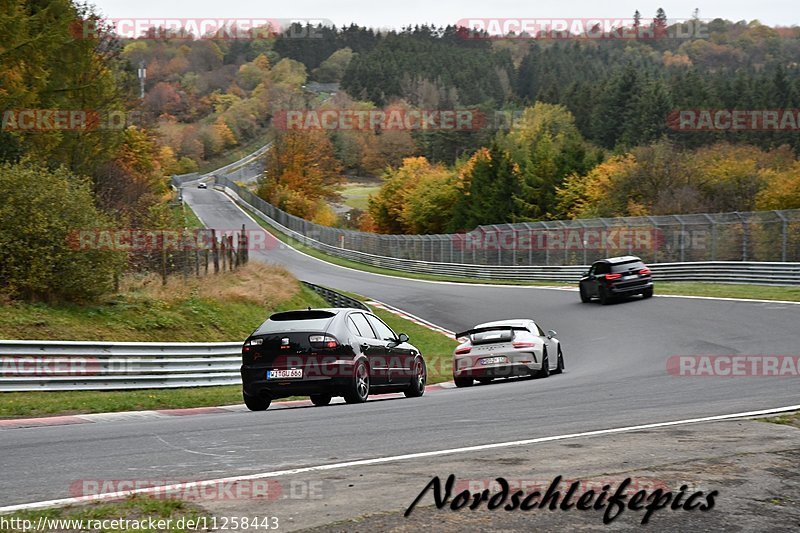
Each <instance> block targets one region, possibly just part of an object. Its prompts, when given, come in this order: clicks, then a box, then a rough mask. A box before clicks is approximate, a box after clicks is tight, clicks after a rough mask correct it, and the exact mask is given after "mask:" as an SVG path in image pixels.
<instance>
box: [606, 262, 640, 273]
mask: <svg viewBox="0 0 800 533" xmlns="http://www.w3.org/2000/svg"><path fill="white" fill-rule="evenodd" d="M643 268H644V263H642V262H641V261H628V262H627V263H616V264H612V265H611V272H614V273H617V272H627V271H629V270H641V269H643Z"/></svg>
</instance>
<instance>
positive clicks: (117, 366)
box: [0, 340, 242, 392]
mask: <svg viewBox="0 0 800 533" xmlns="http://www.w3.org/2000/svg"><path fill="white" fill-rule="evenodd" d="M241 349H242V343H241V342H204V343H188V342H168V343H151V342H94V341H17V340H10V341H9V340H0V359H2V367H0V391H3V392H9V391H37V390H48V391H50V390H104V389H105V390H110V389H151V388H152V389H162V388H177V387H197V386H211V385H234V384H237V383H240V379H241V378H240V375H239V366H240V365H241Z"/></svg>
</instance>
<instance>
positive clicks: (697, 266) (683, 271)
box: [225, 182, 800, 285]
mask: <svg viewBox="0 0 800 533" xmlns="http://www.w3.org/2000/svg"><path fill="white" fill-rule="evenodd" d="M231 185H233V187H231ZM225 190H226V192H227V193H228V195H229V196H231V197H232V198H233V199H234V200H235V201H236V202H237V203H239V204H241V205H243V206H245V207H247V208H248V209H250V210H251V211H252V212H254V213H256V214H257V215H258V216H259V217H260V218H261V219H263V220H264V221H266V222H267V223H268V224H270V225H271V226H272V227H274V228H275V229H277V230H278V231H280V232H281V233H283V234H285V235H287V236H288V237H290V238H292V239H294V240H296V241H297V242H298V243H300V244H303V245H306V246H310V247H312V248H315V249H317V250H320V251H322V252H325V253H327V254H330V255H333V256H336V257H341V258H344V259H349V260H351V261H355V262H358V263H363V264H367V265H371V266H376V267H380V268H387V269H391V270H398V271H401V272H411V273H416V274H435V275H437V276H451V277H458V278H474V279H485V280H501V281H562V282H577V281H578V279H579V278H580V276H581V274H582V273H583V272H585V271H586V270H588V268H589V267H588V266H587V265H560V266H555V265H553V266H544V265H537V266H534V265H519V266H507V265H480V264H469V263H442V262H432V261H418V260H413V259H400V258H396V257H387V256H382V255H375V254H369V253H365V252H361V251H357V250H350V249H348V248H346V247H343V246H332V245H330V244H327V243H324V242H321V241H319V240H316V239H313V238H311V237H310V236H308V235H307V234H303V233H301V232H298V231H295V230H292V229H290V228H288V227H286V226H284V225H283V224H281V223H279V222H278V221H276V220H274V219H273V218H271V217H269V216H268V215H267V214H265V213H264V212H262V211H261V210H260V209H259V208H258V206H256V205H253V204H251V203H249V202H247V201H245V200H244V199H242V197H241V196H240V195H239V194H238V192H240V191H243V189H241V188H240V187H238V186H236V185H235V184H232V183H230V182H227V183H225ZM245 192H246V193H247V191H245ZM645 260H646V259H645ZM648 266H649V267H650V268H651V270H652V271H653V274H654V276H655V278H656V280H664V281H708V282H727V283H758V284H767V285H797V284H800V263H788V262H787V263H784V262H747V261H696V262H682V263H654V264H649V265H648Z"/></svg>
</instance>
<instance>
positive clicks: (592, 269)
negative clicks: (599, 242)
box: [589, 263, 600, 276]
mask: <svg viewBox="0 0 800 533" xmlns="http://www.w3.org/2000/svg"><path fill="white" fill-rule="evenodd" d="M598 266H600V263H595V264H593V265H592V268H590V269H589V275H590V276H594V275H595V274H597V267H598Z"/></svg>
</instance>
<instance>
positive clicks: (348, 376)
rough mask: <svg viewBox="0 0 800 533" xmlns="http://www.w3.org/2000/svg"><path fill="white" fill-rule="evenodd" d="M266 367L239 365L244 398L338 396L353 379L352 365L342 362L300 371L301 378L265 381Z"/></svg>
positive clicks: (268, 368) (267, 368)
mask: <svg viewBox="0 0 800 533" xmlns="http://www.w3.org/2000/svg"><path fill="white" fill-rule="evenodd" d="M269 370H273V369H272V368H270V367H266V366H251V365H242V367H241V375H242V390H243V391H244V393H245V394H247V395H248V396H265V397H269V398H272V399H276V398H285V397H287V396H308V395H311V394H332V395H337V394H340V393H341V391H342V389H343V388H344V387H345V386H347V385H349V384H350V383H351V380H352V376H353V363H352V362H342V363H336V364H333V363H331V364H326V365H320V366H315V367H306V368H303V377H302V378H291V379H267V371H269Z"/></svg>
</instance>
